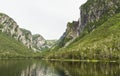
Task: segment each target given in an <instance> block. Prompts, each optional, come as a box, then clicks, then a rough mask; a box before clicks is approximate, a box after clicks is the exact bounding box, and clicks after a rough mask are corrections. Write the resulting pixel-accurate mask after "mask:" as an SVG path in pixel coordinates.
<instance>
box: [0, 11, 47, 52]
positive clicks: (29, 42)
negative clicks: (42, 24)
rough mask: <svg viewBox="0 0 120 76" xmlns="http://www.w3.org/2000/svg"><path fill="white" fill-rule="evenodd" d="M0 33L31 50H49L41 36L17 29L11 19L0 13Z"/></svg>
mask: <svg viewBox="0 0 120 76" xmlns="http://www.w3.org/2000/svg"><path fill="white" fill-rule="evenodd" d="M0 31H1V32H3V33H5V34H7V35H9V36H11V37H13V38H14V39H15V40H17V41H19V42H21V43H23V44H24V45H25V46H27V47H28V48H31V49H33V50H38V51H39V50H41V49H44V48H46V47H47V48H49V46H48V44H47V42H46V40H45V39H44V38H43V37H42V36H41V35H39V34H36V35H32V34H31V32H30V31H29V30H26V29H23V28H19V26H18V25H17V23H16V22H15V21H14V20H13V19H12V18H10V17H9V16H8V15H6V14H3V13H0Z"/></svg>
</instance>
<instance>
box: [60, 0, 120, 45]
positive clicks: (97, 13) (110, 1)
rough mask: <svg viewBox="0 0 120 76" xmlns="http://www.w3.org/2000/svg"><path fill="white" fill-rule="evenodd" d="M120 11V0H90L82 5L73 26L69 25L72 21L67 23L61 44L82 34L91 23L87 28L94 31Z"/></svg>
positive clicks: (66, 43) (65, 43) (67, 42)
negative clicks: (78, 16)
mask: <svg viewBox="0 0 120 76" xmlns="http://www.w3.org/2000/svg"><path fill="white" fill-rule="evenodd" d="M119 11H120V1H119V0H88V1H87V2H86V3H85V4H83V5H82V6H81V7H80V18H79V20H78V21H76V22H75V21H73V23H71V24H72V26H69V25H71V24H70V23H68V24H67V29H66V31H65V33H64V34H63V35H62V36H61V38H60V40H59V41H60V42H59V45H60V46H62V47H64V46H67V45H68V44H69V43H71V41H73V40H74V39H75V38H77V37H79V36H80V35H81V33H82V32H83V31H84V29H85V27H86V26H87V25H89V27H88V29H87V30H89V31H92V30H93V29H95V28H96V27H97V26H98V25H101V24H102V23H103V22H104V21H105V20H107V19H108V18H109V17H111V16H113V15H114V14H116V13H118V12H119ZM99 20H101V21H99ZM97 22H100V23H97Z"/></svg>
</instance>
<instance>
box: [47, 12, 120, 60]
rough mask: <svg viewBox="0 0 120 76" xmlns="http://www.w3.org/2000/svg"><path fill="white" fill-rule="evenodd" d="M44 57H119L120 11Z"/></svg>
mask: <svg viewBox="0 0 120 76" xmlns="http://www.w3.org/2000/svg"><path fill="white" fill-rule="evenodd" d="M45 58H46V59H78V60H118V59H120V13H119V14H117V15H115V16H113V17H111V18H110V19H108V20H107V21H106V22H104V23H103V24H102V25H101V26H99V27H98V28H96V29H94V30H93V31H92V32H90V33H88V34H87V35H85V36H84V37H82V38H79V39H77V40H76V41H74V42H73V43H71V45H69V46H68V47H66V48H61V49H59V50H58V51H54V52H50V53H49V54H47V55H45Z"/></svg>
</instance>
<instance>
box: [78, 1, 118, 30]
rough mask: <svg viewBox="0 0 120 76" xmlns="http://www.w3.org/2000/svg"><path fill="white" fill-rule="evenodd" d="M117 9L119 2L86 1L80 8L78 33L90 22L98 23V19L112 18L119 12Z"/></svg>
mask: <svg viewBox="0 0 120 76" xmlns="http://www.w3.org/2000/svg"><path fill="white" fill-rule="evenodd" d="M119 7H120V1H119V0H88V1H87V2H86V3H85V4H83V5H82V6H81V7H80V11H81V12H80V18H81V20H80V21H79V26H80V32H82V31H83V30H84V27H85V26H86V25H87V24H88V23H90V22H91V23H94V22H97V21H99V19H100V18H103V17H107V16H109V17H110V16H113V15H114V14H115V13H117V12H118V11H119ZM94 26H97V25H94ZM89 29H90V28H89Z"/></svg>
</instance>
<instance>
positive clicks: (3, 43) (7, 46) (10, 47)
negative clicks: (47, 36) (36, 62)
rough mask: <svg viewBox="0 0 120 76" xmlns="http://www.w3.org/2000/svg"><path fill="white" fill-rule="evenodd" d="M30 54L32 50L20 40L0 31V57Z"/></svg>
mask: <svg viewBox="0 0 120 76" xmlns="http://www.w3.org/2000/svg"><path fill="white" fill-rule="evenodd" d="M32 54H33V52H32V50H31V49H28V48H27V47H26V46H24V45H23V44H22V43H21V42H19V41H16V40H15V39H13V38H12V37H10V36H7V35H6V34H4V33H2V32H0V58H11V57H17V58H19V57H30V56H31V55H32Z"/></svg>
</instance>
